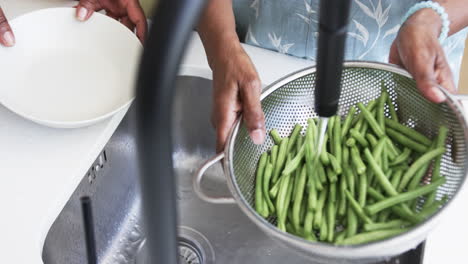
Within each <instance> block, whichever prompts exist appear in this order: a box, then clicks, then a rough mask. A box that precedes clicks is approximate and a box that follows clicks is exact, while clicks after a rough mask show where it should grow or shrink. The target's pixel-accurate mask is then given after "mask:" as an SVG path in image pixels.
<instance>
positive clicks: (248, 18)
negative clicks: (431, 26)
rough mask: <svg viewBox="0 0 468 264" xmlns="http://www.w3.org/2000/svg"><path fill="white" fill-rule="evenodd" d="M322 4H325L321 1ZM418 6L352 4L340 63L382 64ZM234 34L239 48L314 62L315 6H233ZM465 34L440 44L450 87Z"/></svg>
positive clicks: (248, 1) (264, 0)
mask: <svg viewBox="0 0 468 264" xmlns="http://www.w3.org/2000/svg"><path fill="white" fill-rule="evenodd" d="M324 1H326V0H324ZM417 2H418V0H352V5H351V13H350V24H349V27H348V38H347V40H346V50H345V59H346V60H366V61H379V62H388V53H389V50H390V46H391V44H392V42H393V40H394V39H395V37H396V34H397V33H398V29H399V28H400V26H401V19H402V17H403V16H404V15H405V13H406V12H407V10H408V9H409V8H410V7H411V6H412V5H414V4H415V3H417ZM233 5H234V13H235V17H236V24H237V28H238V32H241V35H242V36H241V37H242V39H244V41H245V43H247V44H250V45H255V46H258V47H262V48H266V49H270V50H274V51H277V52H280V53H284V54H288V55H292V56H296V57H300V58H306V59H310V60H314V59H315V56H316V52H317V41H316V39H317V35H318V33H317V22H318V15H319V14H318V9H319V0H233ZM465 39H466V29H465V30H463V31H461V32H458V33H457V34H454V35H453V36H451V37H449V38H448V39H447V40H446V41H445V42H444V45H443V46H444V50H445V52H446V56H447V58H448V61H449V63H450V66H451V68H452V71H453V73H454V77H455V79H456V81H458V74H459V71H460V66H461V59H462V55H463V50H464V48H465Z"/></svg>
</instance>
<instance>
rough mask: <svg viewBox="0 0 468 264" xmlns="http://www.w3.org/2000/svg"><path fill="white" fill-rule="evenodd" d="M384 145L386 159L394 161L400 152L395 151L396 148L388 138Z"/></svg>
mask: <svg viewBox="0 0 468 264" xmlns="http://www.w3.org/2000/svg"><path fill="white" fill-rule="evenodd" d="M386 145H387V154H388V157H389V158H390V160H394V159H395V158H396V157H397V156H398V155H399V154H400V151H399V150H398V149H397V147H396V146H395V145H394V144H393V142H392V141H391V140H390V138H388V137H387V140H386Z"/></svg>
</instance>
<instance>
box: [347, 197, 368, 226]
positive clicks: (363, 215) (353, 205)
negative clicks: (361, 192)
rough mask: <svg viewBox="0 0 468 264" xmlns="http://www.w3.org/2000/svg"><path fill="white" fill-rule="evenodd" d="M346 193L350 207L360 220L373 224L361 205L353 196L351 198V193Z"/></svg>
mask: <svg viewBox="0 0 468 264" xmlns="http://www.w3.org/2000/svg"><path fill="white" fill-rule="evenodd" d="M344 193H345V195H346V198H347V199H348V203H349V205H350V206H351V208H352V209H353V210H354V212H355V213H356V215H357V216H359V218H361V219H362V220H363V221H364V223H373V222H372V220H371V219H370V218H369V217H368V216H367V215H366V213H364V210H363V209H362V207H361V206H360V205H359V203H358V202H357V201H356V200H355V199H354V198H353V196H351V193H350V192H349V191H348V190H345V192H344Z"/></svg>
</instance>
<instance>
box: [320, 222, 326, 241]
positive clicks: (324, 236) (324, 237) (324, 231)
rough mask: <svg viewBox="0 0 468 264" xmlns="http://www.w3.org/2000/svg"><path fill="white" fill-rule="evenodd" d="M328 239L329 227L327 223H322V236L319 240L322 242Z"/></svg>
mask: <svg viewBox="0 0 468 264" xmlns="http://www.w3.org/2000/svg"><path fill="white" fill-rule="evenodd" d="M327 237H328V227H327V221H322V223H321V224H320V236H319V240H320V241H325V240H326V239H327Z"/></svg>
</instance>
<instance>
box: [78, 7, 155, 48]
mask: <svg viewBox="0 0 468 264" xmlns="http://www.w3.org/2000/svg"><path fill="white" fill-rule="evenodd" d="M100 10H105V11H106V14H107V15H108V16H110V17H112V18H114V19H116V20H119V21H120V22H121V23H122V24H124V25H125V26H127V27H128V28H129V29H130V30H132V31H133V30H134V29H135V28H136V34H137V36H138V38H139V39H140V41H141V42H143V41H144V40H145V36H146V30H147V27H148V25H147V23H146V17H145V13H144V12H143V10H142V8H141V6H140V3H139V1H138V0H80V2H79V4H78V5H77V6H76V17H77V18H78V20H81V21H86V20H88V19H89V18H90V17H91V15H92V14H93V12H94V11H100Z"/></svg>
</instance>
